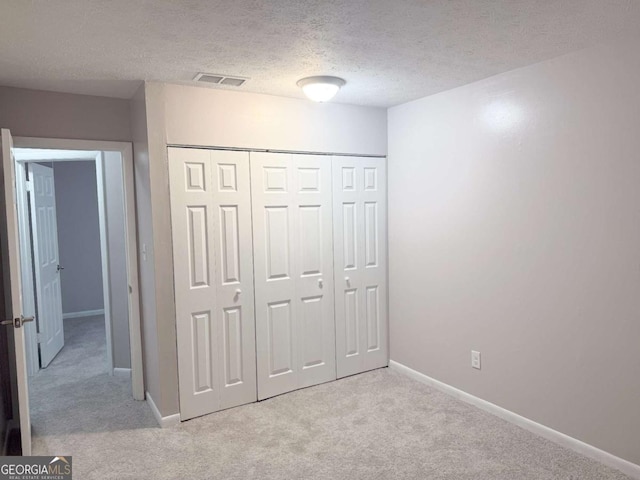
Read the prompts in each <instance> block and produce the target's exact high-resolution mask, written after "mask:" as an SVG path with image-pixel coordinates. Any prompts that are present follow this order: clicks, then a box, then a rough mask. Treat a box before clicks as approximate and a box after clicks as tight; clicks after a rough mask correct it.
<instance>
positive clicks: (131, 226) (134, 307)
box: [14, 137, 145, 400]
mask: <svg viewBox="0 0 640 480" xmlns="http://www.w3.org/2000/svg"><path fill="white" fill-rule="evenodd" d="M14 147H17V148H43V149H59V150H90V151H101V152H103V151H108V152H119V153H120V154H121V155H122V162H123V175H124V197H125V198H124V202H125V215H126V222H127V224H126V236H127V276H128V281H129V337H130V344H131V384H132V391H133V398H135V399H136V400H144V394H145V392H144V377H143V367H142V334H141V324H140V292H139V274H138V241H137V239H138V232H137V223H136V210H135V192H134V178H133V172H134V169H133V148H132V144H131V143H129V142H110V141H102V140H72V139H59V138H36V137H15V138H14Z"/></svg>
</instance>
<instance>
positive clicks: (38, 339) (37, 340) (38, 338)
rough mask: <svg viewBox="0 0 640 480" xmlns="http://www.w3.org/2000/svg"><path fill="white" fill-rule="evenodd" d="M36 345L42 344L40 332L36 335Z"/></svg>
mask: <svg viewBox="0 0 640 480" xmlns="http://www.w3.org/2000/svg"><path fill="white" fill-rule="evenodd" d="M36 343H42V334H41V333H40V332H38V333H36Z"/></svg>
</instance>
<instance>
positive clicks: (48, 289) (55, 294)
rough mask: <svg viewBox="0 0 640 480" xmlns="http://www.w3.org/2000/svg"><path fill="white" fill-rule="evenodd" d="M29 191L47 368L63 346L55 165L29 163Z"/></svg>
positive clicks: (42, 347)
mask: <svg viewBox="0 0 640 480" xmlns="http://www.w3.org/2000/svg"><path fill="white" fill-rule="evenodd" d="M29 191H30V192H31V226H32V229H33V260H34V262H33V263H34V271H35V277H36V303H37V306H38V331H39V332H40V366H41V367H42V368H45V367H46V366H47V365H49V363H51V360H53V359H54V357H55V356H56V355H57V354H58V352H59V351H60V350H62V347H63V346H64V328H63V323H62V289H61V288H60V269H61V267H60V256H59V254H58V222H57V219H56V193H55V186H54V182H53V168H52V167H48V166H44V165H40V164H38V163H30V164H29Z"/></svg>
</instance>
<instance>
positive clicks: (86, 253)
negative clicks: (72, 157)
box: [53, 161, 104, 313]
mask: <svg viewBox="0 0 640 480" xmlns="http://www.w3.org/2000/svg"><path fill="white" fill-rule="evenodd" d="M53 175H54V180H55V188H56V216H57V220H58V251H59V253H60V264H61V265H62V266H63V267H64V270H63V271H62V272H61V273H62V274H61V283H62V311H63V313H75V312H84V311H87V310H101V309H103V308H104V297H103V290H102V263H101V252H100V223H99V221H98V194H97V186H96V167H95V162H84V161H82V162H53Z"/></svg>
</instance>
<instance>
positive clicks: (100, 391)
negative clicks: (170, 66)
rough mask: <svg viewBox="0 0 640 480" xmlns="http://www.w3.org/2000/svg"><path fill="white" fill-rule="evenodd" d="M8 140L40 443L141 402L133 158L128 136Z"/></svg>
mask: <svg viewBox="0 0 640 480" xmlns="http://www.w3.org/2000/svg"><path fill="white" fill-rule="evenodd" d="M15 147H16V148H14V155H15V167H16V168H15V170H16V189H17V192H16V193H17V211H18V227H19V240H20V246H21V249H20V251H21V255H20V257H21V258H20V270H21V272H22V289H23V311H24V312H25V315H33V316H35V317H36V321H35V322H32V323H31V324H30V325H26V324H25V332H24V333H25V346H26V360H27V362H26V364H27V371H28V375H29V384H30V411H31V415H32V421H33V429H34V433H35V435H36V439H35V440H34V442H37V438H38V437H39V436H42V435H47V434H55V433H56V432H57V431H59V430H61V429H63V428H68V427H69V422H70V421H71V419H72V418H79V419H82V418H84V419H85V420H86V419H87V418H92V417H93V418H95V417H96V416H97V417H101V416H104V415H107V417H111V418H114V417H117V415H118V414H119V411H118V409H120V408H122V407H123V406H124V403H127V402H130V401H131V402H132V401H133V400H134V399H135V400H144V387H143V380H142V346H141V335H140V317H139V294H138V280H137V279H138V274H137V247H136V230H135V204H134V196H133V195H134V194H133V163H132V156H131V145H130V144H125V143H117V142H90V141H72V140H50V139H32V138H22V139H21V138H16V139H15ZM83 410H84V411H83ZM65 413H66V414H65ZM125 416H126V415H125ZM107 417H104V418H107ZM80 421H82V420H80ZM129 422H131V420H129ZM103 423H104V422H103ZM65 425H66V426H65ZM113 427H116V428H118V426H117V422H116V425H113V426H109V425H107V424H106V423H104V429H107V430H110V429H112V428H113ZM120 427H122V425H120ZM78 428H81V427H80V425H79V426H78ZM82 428H84V427H82ZM129 428H135V420H134V421H133V422H132V423H131V424H130V425H129ZM91 429H93V430H95V429H96V425H94V426H92V427H91ZM34 447H35V444H34ZM36 450H37V449H36Z"/></svg>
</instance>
